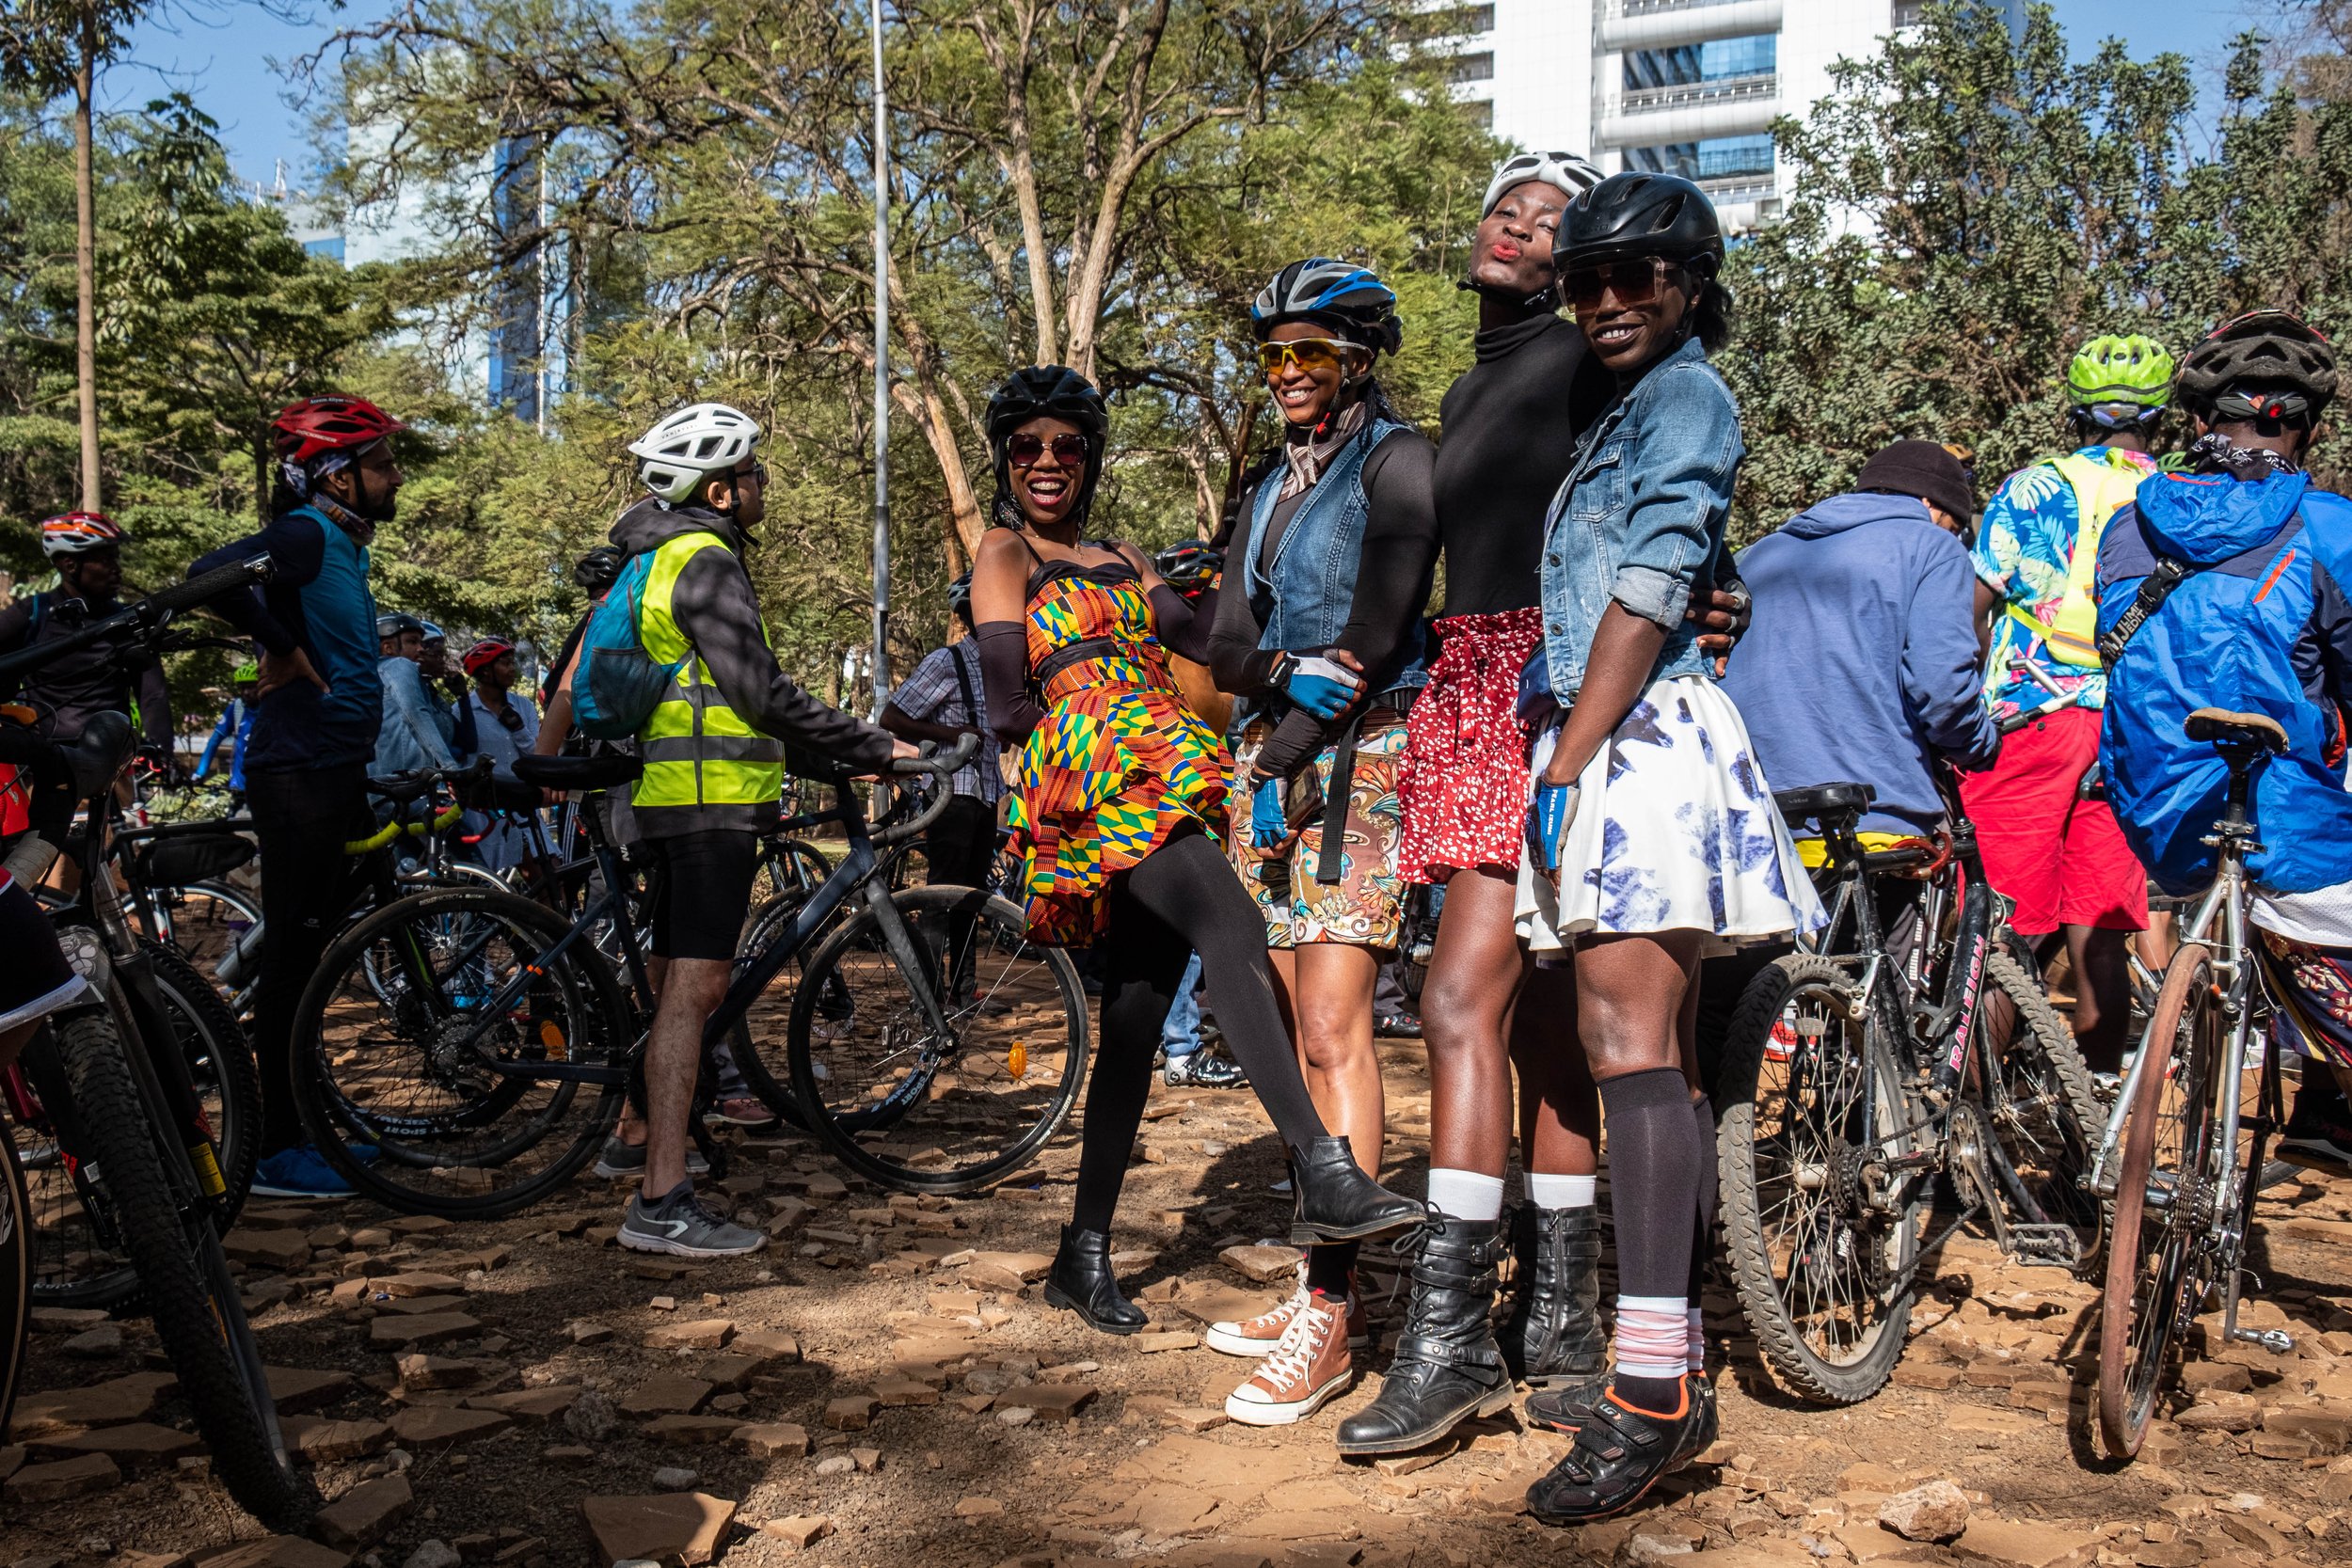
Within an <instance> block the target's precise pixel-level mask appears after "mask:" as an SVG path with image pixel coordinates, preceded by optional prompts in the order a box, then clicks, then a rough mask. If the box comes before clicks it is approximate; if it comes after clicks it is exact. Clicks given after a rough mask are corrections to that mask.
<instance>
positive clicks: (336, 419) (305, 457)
mask: <svg viewBox="0 0 2352 1568" xmlns="http://www.w3.org/2000/svg"><path fill="white" fill-rule="evenodd" d="M407 428H408V427H407V426H406V425H405V424H403V423H401V422H400V421H399V420H395V419H393V418H392V417H391V416H390V415H389V414H387V413H385V412H384V410H382V409H381V408H378V407H377V406H376V405H375V404H372V403H370V402H369V401H368V400H367V399H365V398H347V397H341V396H335V395H329V396H326V397H316V398H304V399H303V400H302V401H301V402H300V403H290V404H287V405H286V406H285V407H283V408H281V409H279V410H278V418H276V419H274V420H271V421H270V436H271V438H272V439H273V440H274V441H275V442H276V443H277V447H278V461H279V462H281V463H308V462H309V461H310V459H311V458H313V457H316V456H318V455H319V454H320V453H321V452H327V451H349V450H350V449H351V448H353V447H364V446H369V445H372V444H373V443H374V442H377V441H380V440H382V439H384V438H385V437H386V436H389V435H390V434H391V433H392V432H393V431H395V430H405V429H407Z"/></svg>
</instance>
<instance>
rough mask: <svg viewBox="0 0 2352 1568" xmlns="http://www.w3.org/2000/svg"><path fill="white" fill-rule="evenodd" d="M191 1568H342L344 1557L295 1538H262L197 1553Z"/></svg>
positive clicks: (273, 1536)
mask: <svg viewBox="0 0 2352 1568" xmlns="http://www.w3.org/2000/svg"><path fill="white" fill-rule="evenodd" d="M350 1560H351V1558H350V1556H349V1555H348V1554H346V1553H343V1552H339V1551H337V1550H335V1549H334V1548H333V1547H332V1546H322V1545H320V1544H318V1543H317V1542H315V1541H305V1540H304V1539H302V1537H300V1536H298V1535H265V1536H262V1538H261V1539H260V1540H258V1541H237V1542H231V1543H230V1544H228V1545H226V1546H215V1547H214V1548H212V1549H211V1550H210V1551H203V1552H199V1553H197V1554H196V1556H195V1557H194V1558H192V1559H190V1563H191V1565H192V1568H344V1565H345V1564H346V1563H348V1562H350Z"/></svg>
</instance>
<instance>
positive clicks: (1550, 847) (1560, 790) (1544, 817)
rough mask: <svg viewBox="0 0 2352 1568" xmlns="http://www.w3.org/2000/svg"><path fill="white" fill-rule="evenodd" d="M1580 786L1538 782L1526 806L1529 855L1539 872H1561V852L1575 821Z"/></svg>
mask: <svg viewBox="0 0 2352 1568" xmlns="http://www.w3.org/2000/svg"><path fill="white" fill-rule="evenodd" d="M1577 794H1578V791H1577V786H1576V785H1574V784H1545V783H1542V782H1541V781H1538V782H1537V784H1536V785H1535V799H1534V800H1531V801H1529V802H1528V805H1527V852H1528V854H1529V855H1531V856H1533V857H1534V864H1535V868H1536V869H1537V870H1539V871H1558V870H1559V869H1560V852H1561V848H1562V847H1563V845H1564V844H1565V841H1566V839H1567V836H1568V829H1569V827H1570V825H1572V824H1573V823H1574V822H1575V821H1576V802H1577Z"/></svg>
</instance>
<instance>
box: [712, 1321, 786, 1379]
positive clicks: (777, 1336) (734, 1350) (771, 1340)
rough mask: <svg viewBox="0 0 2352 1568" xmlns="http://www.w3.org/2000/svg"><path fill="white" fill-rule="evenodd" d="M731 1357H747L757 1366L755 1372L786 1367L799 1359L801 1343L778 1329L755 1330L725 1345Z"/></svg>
mask: <svg viewBox="0 0 2352 1568" xmlns="http://www.w3.org/2000/svg"><path fill="white" fill-rule="evenodd" d="M727 1353H728V1354H731V1355H748V1356H750V1357H752V1358H753V1359H754V1360H755V1362H756V1363H757V1365H756V1366H755V1368H754V1369H753V1370H755V1371H766V1370H768V1369H769V1368H771V1367H788V1366H791V1365H792V1364H794V1363H795V1362H797V1361H799V1360H800V1358H801V1342H800V1341H799V1340H798V1339H795V1338H793V1337H792V1336H791V1335H789V1334H787V1333H784V1332H783V1331H782V1330H780V1329H773V1328H755V1329H751V1330H748V1331H746V1332H744V1333H741V1334H738V1335H737V1336H736V1337H735V1338H733V1339H731V1340H729V1341H728V1343H727Z"/></svg>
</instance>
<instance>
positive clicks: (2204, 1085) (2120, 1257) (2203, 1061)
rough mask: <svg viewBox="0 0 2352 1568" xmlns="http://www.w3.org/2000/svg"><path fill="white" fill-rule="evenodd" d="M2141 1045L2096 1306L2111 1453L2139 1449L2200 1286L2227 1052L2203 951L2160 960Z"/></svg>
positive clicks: (2104, 1433) (2104, 1429) (2104, 1426)
mask: <svg viewBox="0 0 2352 1568" xmlns="http://www.w3.org/2000/svg"><path fill="white" fill-rule="evenodd" d="M2139 1050H2140V1056H2141V1059H2142V1060H2141V1067H2140V1078H2139V1087H2138V1090H2137V1093H2135V1094H2134V1096H2133V1098H2132V1107H2131V1112H2130V1114H2129V1115H2128V1116H2127V1117H2125V1118H2124V1122H2123V1138H2122V1148H2121V1149H2120V1150H2119V1151H2118V1156H2117V1157H2118V1159H2119V1160H2120V1161H2121V1162H2122V1163H2121V1164H2120V1165H2119V1166H2118V1167H2117V1175H2116V1182H2117V1185H2116V1189H2115V1227H2114V1232H2113V1235H2112V1237H2111V1239H2110V1240H2109V1242H2108V1243H2107V1277H2106V1291H2105V1293H2104V1296H2103V1299H2102V1300H2101V1303H2100V1311H2099V1433H2100V1436H2101V1438H2102V1440H2103V1441H2104V1443H2105V1444H2106V1449H2107V1452H2108V1453H2109V1454H2110V1455H2112V1456H2113V1457H2115V1458H2118V1459H2129V1458H2131V1457H2133V1456H2134V1455H2136V1454H2137V1453H2138V1452H2139V1444H2140V1439H2141V1438H2142V1437H2144V1436H2146V1435H2147V1432H2148V1418H2149V1416H2150V1415H2151V1414H2152V1413H2153V1411H2154V1409H2155V1403H2156V1396H2157V1395H2158V1394H2159V1393H2161V1392H2162V1391H2163V1388H2164V1385H2165V1383H2166V1382H2167V1381H2168V1380H2169V1378H2170V1377H2171V1375H2172V1370H2173V1367H2174V1364H2175V1362H2176V1361H2177V1360H2178V1358H2179V1354H2180V1350H2181V1341H2182V1339H2183V1338H2184V1337H2185V1335H2186V1334H2187V1332H2188V1326H2189V1323H2191V1321H2192V1320H2193V1319H2194V1318H2195V1317H2196V1314H2197V1307H2198V1305H2199V1304H2200V1303H2201V1301H2202V1300H2203V1299H2204V1294H2205V1280H2204V1278H2203V1269H2202V1263H2203V1258H2204V1235H2205V1227H2206V1226H2207V1224H2208V1223H2209V1222H2210V1218H2211V1216H2209V1215H2208V1214H2207V1213H2206V1210H2207V1208H2208V1207H2209V1206H2210V1201H2211V1199H2210V1195H2209V1194H2208V1193H2207V1191H2206V1188H2207V1185H2208V1182H2209V1179H2210V1174H2211V1171H2212V1158H2213V1144H2214V1139H2215V1138H2216V1137H2217V1135H2218V1126H2217V1123H2218V1118H2219V1116H2220V1102H2221V1092H2220V1091H2221V1078H2220V1075H2221V1073H2222V1072H2223V1071H2224V1070H2226V1065H2225V1063H2224V1060H2223V1058H2224V1057H2226V1056H2227V1055H2228V1053H2229V1030H2228V1027H2227V1023H2226V1021H2225V1020H2224V1019H2223V1018H2222V1016H2221V1008H2220V999H2219V997H2218V995H2217V992H2216V990H2215V989H2214V971H2213V953H2212V951H2211V950H2210V949H2208V948H2206V947H2205V946H2203V945H2202V944H2201V943H2198V942H2188V943H2185V944H2184V945H2183V946H2182V948H2181V949H2180V951H2179V952H2177V953H2175V954H2174V955H2173V957H2172V961H2171V963H2169V964H2168V965H2167V966H2165V971H2164V989H2163V990H2161V991H2159V992H2158V993H2157V995H2156V1006H2155V1010H2154V1011H2153V1014H2151V1015H2150V1018H2149V1020H2148V1032H2147V1034H2146V1035H2145V1036H2143V1037H2141V1039H2140V1046H2139Z"/></svg>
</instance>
